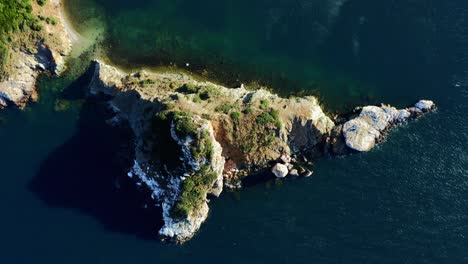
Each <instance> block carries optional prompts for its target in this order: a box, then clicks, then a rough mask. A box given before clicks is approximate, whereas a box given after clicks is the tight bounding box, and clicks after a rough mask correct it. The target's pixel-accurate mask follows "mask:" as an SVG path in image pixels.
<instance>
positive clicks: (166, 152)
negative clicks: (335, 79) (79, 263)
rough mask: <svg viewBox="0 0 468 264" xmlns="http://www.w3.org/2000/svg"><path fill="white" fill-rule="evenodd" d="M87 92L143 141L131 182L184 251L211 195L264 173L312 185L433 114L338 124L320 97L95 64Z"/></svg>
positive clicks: (381, 115) (382, 114)
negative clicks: (328, 166) (324, 159)
mask: <svg viewBox="0 0 468 264" xmlns="http://www.w3.org/2000/svg"><path fill="white" fill-rule="evenodd" d="M90 72H91V74H92V78H91V82H90V85H89V91H90V94H91V95H93V96H100V95H104V96H103V97H104V98H106V99H105V100H108V102H109V106H110V107H111V108H112V109H113V110H114V112H115V114H116V116H115V117H114V118H113V119H112V120H111V121H112V123H115V122H128V124H129V125H130V127H131V128H132V130H133V131H134V133H135V138H136V140H135V165H134V166H133V168H132V169H131V170H130V172H129V177H132V178H133V179H135V181H136V182H137V185H139V186H143V187H144V188H145V189H146V190H147V191H148V192H149V194H150V195H151V197H152V199H153V200H154V203H155V206H161V207H162V211H163V216H162V218H163V220H164V226H163V227H161V229H160V231H159V234H160V235H161V236H162V237H163V238H164V239H169V240H173V241H176V242H183V241H186V240H187V239H189V238H191V237H192V236H193V235H194V233H195V232H196V231H197V230H198V229H199V228H200V226H201V224H202V223H203V222H204V221H205V219H206V218H207V215H208V212H209V207H208V197H207V196H208V195H214V196H218V195H220V193H221V192H222V190H223V186H224V188H239V187H240V186H241V185H242V182H243V181H244V180H245V179H248V178H251V177H254V175H256V174H259V173H262V174H265V173H270V174H271V176H276V177H278V178H284V177H287V176H291V177H297V176H300V175H302V176H306V177H308V176H311V175H312V173H313V172H312V170H311V168H310V167H311V165H312V162H311V160H312V159H315V158H317V157H320V156H323V155H342V154H346V153H351V152H356V151H369V150H370V149H372V148H373V147H374V146H375V145H376V144H377V143H378V142H380V140H382V138H383V137H384V136H385V134H386V132H387V131H388V130H389V129H390V128H391V127H393V126H395V125H397V124H399V123H402V122H406V121H408V120H410V119H414V118H416V117H419V116H421V115H422V114H424V113H427V112H429V111H431V110H433V109H435V106H434V104H433V103H432V102H430V101H420V102H418V103H417V104H416V105H415V106H414V107H410V108H407V109H402V110H397V109H396V108H394V107H391V106H386V105H382V106H380V107H377V106H366V107H363V108H362V109H361V110H360V111H359V112H358V113H354V115H353V117H352V118H349V119H344V118H342V117H341V118H338V119H336V120H340V121H339V122H338V121H337V122H336V124H335V122H333V120H332V119H331V118H329V117H328V116H326V115H325V113H324V112H323V110H322V108H321V107H320V105H319V103H318V100H317V99H316V98H314V97H304V98H289V99H287V98H281V97H279V96H277V95H275V94H273V93H271V92H268V91H266V90H248V89H247V88H246V87H244V86H241V87H240V88H226V87H222V86H219V85H216V84H213V83H209V82H199V81H196V80H194V79H192V78H191V77H189V76H187V75H182V74H162V73H150V72H145V71H141V72H137V73H132V74H127V73H125V72H123V71H121V70H119V69H117V68H115V67H112V66H109V65H106V64H104V63H102V62H100V61H95V62H93V65H92V66H91V68H90Z"/></svg>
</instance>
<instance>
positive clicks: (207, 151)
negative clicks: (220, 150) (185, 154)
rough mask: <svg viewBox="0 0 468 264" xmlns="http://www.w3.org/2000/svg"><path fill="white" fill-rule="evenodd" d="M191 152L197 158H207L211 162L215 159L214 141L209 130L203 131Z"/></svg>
mask: <svg viewBox="0 0 468 264" xmlns="http://www.w3.org/2000/svg"><path fill="white" fill-rule="evenodd" d="M190 152H191V153H192V156H193V157H194V158H195V159H196V160H201V159H203V158H205V160H206V161H208V162H211V159H213V141H211V138H210V135H209V134H208V131H206V130H202V131H201V133H200V135H199V137H198V138H197V139H196V142H195V143H194V144H193V146H192V148H191V149H190Z"/></svg>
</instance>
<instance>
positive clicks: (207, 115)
mask: <svg viewBox="0 0 468 264" xmlns="http://www.w3.org/2000/svg"><path fill="white" fill-rule="evenodd" d="M202 118H203V119H206V120H211V115H210V114H202Z"/></svg>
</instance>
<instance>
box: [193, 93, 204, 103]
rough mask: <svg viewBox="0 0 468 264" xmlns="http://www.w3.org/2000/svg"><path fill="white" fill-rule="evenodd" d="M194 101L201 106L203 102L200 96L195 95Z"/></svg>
mask: <svg viewBox="0 0 468 264" xmlns="http://www.w3.org/2000/svg"><path fill="white" fill-rule="evenodd" d="M192 101H193V102H194V103H197V104H199V103H201V102H202V99H201V98H200V96H199V95H198V94H195V95H193V98H192Z"/></svg>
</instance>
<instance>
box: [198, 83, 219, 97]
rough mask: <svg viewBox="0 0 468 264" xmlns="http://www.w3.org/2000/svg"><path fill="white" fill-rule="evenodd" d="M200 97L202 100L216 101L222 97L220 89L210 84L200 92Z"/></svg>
mask: <svg viewBox="0 0 468 264" xmlns="http://www.w3.org/2000/svg"><path fill="white" fill-rule="evenodd" d="M198 95H199V96H200V98H201V99H202V100H209V99H216V98H218V97H219V96H221V93H220V92H219V89H218V87H216V86H214V85H211V84H208V85H206V86H204V87H201V88H200V89H199V90H198Z"/></svg>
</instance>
